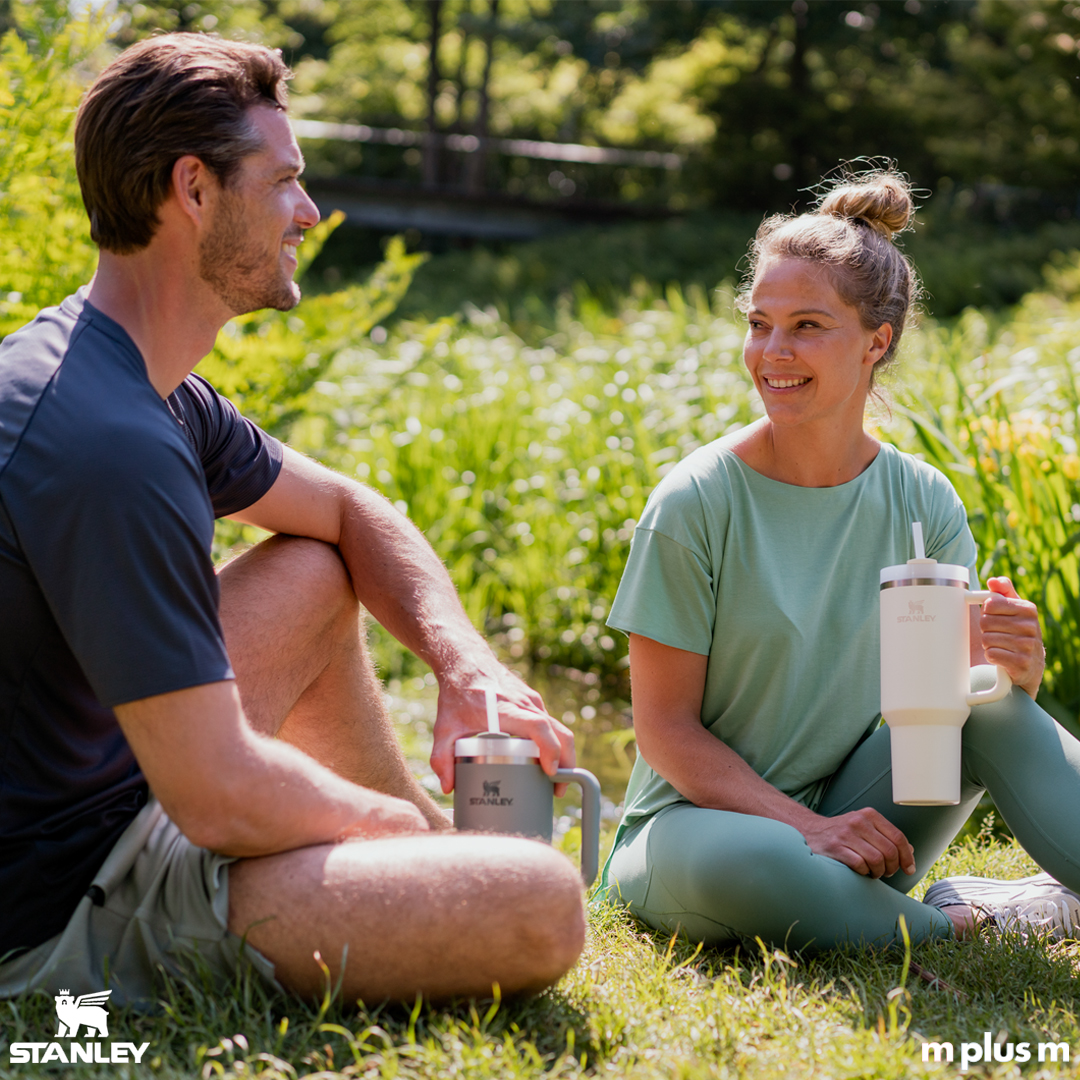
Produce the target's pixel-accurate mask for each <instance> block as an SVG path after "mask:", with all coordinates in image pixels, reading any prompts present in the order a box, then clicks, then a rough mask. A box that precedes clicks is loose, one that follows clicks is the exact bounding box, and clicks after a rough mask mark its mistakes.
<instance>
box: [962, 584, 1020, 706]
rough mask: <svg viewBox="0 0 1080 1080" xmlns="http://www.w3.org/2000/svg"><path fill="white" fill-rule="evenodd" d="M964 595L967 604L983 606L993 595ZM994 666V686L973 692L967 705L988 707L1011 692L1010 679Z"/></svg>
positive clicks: (978, 592)
mask: <svg viewBox="0 0 1080 1080" xmlns="http://www.w3.org/2000/svg"><path fill="white" fill-rule="evenodd" d="M965 595H966V596H967V602H968V603H969V604H983V603H985V602H986V601H987V600H989V599H990V597H991V596H993V595H994V594H993V593H992V592H990V590H989V589H978V590H972V589H968V590H967V591H966V594H965ZM995 666H996V667H997V679H996V680H995V682H994V685H993V686H992V687H990V689H989V690H973V691H972V692H971V693H970V694H968V696H967V699H966V700H967V703H968V704H969V705H989V704H990V703H991V702H992V701H1000V700H1001V699H1002V698H1003V697H1005V695H1006V694H1008V693H1009V691H1010V690H1012V679H1010V678H1009V673H1008V672H1007V671H1006V670H1005V669H1004V668H1003V667H1002V666H1001V665H1000V664H997V665H995Z"/></svg>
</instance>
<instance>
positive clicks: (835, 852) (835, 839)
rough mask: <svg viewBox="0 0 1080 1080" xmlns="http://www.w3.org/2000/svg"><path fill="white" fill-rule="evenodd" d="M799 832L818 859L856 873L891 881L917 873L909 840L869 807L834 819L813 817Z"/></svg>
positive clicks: (801, 822)
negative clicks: (901, 874)
mask: <svg viewBox="0 0 1080 1080" xmlns="http://www.w3.org/2000/svg"><path fill="white" fill-rule="evenodd" d="M796 828H798V830H799V831H800V832H801V833H802V834H803V836H804V837H805V838H806V842H807V844H808V845H809V847H810V850H811V851H812V852H813V853H814V854H815V855H828V856H829V858H830V859H835V860H836V861H837V862H842V863H843V864H844V865H845V866H850V867H851V869H852V870H854V871H856V873H859V874H865V875H866V876H867V877H872V878H880V877H891V876H892V875H893V874H895V873H896V871H897V870H903V871H904V873H905V874H914V873H915V852H914V850H913V849H912V847H911V845H910V844H909V843H908V840H907V837H906V836H905V835H904V834H903V833H902V832H901V831H900V830H899V829H898V828H897V827H896V826H895V825H893V824H892V823H891V822H890V821H888V820H887V819H886V818H884V817H882V815H881V814H879V813H878V812H877V811H876V810H871V809H870V808H869V807H864V808H863V809H861V810H852V811H851V813H849V814H840V815H838V816H837V817H832V818H828V817H822V816H821V815H820V814H813V815H812V817H811V819H808V820H807V821H800V822H799V823H798V824H797V825H796Z"/></svg>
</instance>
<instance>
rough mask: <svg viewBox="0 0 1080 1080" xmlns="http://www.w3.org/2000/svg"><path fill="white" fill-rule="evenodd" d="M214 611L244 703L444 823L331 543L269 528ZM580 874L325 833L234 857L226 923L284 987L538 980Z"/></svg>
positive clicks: (492, 847) (276, 727) (457, 848)
mask: <svg viewBox="0 0 1080 1080" xmlns="http://www.w3.org/2000/svg"><path fill="white" fill-rule="evenodd" d="M221 617H222V624H223V627H224V630H225V638H226V643H227V645H228V648H229V655H230V658H231V659H232V663H233V667H234V669H235V671H236V675H237V685H238V688H239V691H240V696H241V700H242V702H243V705H244V711H245V714H246V715H247V717H248V719H249V721H250V722H251V723H252V725H253V726H254V727H255V728H256V729H257V730H259V731H262V732H263V733H265V734H274V735H278V736H279V737H281V738H283V739H287V740H288V741H289V742H291V743H293V744H294V745H295V746H297V747H298V748H299V749H301V750H303V751H305V752H306V753H308V754H310V755H311V756H312V757H314V758H316V759H317V760H319V761H321V762H322V763H323V764H325V765H328V766H329V767H330V768H332V769H334V770H335V771H336V772H338V773H339V774H340V775H342V776H344V777H346V778H347V779H349V780H352V781H354V782H355V783H359V784H362V785H364V786H366V787H371V788H375V789H377V790H379V791H383V792H386V793H387V794H390V795H397V796H399V797H402V798H406V799H409V800H410V801H412V802H413V803H414V804H415V805H417V806H418V807H420V809H421V811H423V813H424V814H425V817H427V818H428V820H429V821H432V822H433V823H434V824H435V825H436V827H442V828H445V827H446V826H447V825H448V822H447V820H446V818H445V816H444V815H443V814H442V812H441V811H440V810H439V809H438V807H437V806H436V805H435V803H434V802H433V801H432V800H431V798H430V797H429V796H428V795H427V793H426V792H425V791H424V790H423V788H422V787H421V786H420V785H419V784H418V783H417V782H416V780H415V779H414V778H413V777H412V776H411V774H410V773H409V770H408V767H407V765H406V762H405V760H404V757H403V755H402V753H401V749H400V746H399V745H398V741H397V738H396V735H395V733H394V730H393V725H392V724H391V722H390V720H389V718H388V717H387V715H386V712H385V709H384V708H383V704H382V690H381V687H380V685H379V683H378V680H377V678H376V677H375V673H374V670H373V668H372V665H371V661H370V658H369V656H368V654H367V650H366V647H365V642H364V636H363V633H362V624H361V621H360V611H359V605H358V604H357V601H356V598H355V596H354V594H353V591H352V586H351V584H350V582H349V579H348V576H347V574H346V572H345V568H344V565H343V564H342V562H341V560H340V558H339V557H338V555H337V552H336V551H335V550H334V549H333V548H332V547H329V546H328V545H326V544H322V543H319V542H318V541H313V540H303V539H297V538H295V537H274V538H272V539H271V540H268V541H266V542H264V543H263V544H260V545H258V546H257V547H255V548H252V549H251V550H250V551H248V552H246V553H245V554H244V555H242V556H240V557H239V558H237V559H235V560H233V561H232V562H231V563H229V565H228V566H226V567H225V568H224V570H223V571H222V573H221ZM584 927H585V916H584V909H583V904H582V888H581V880H580V878H579V876H578V874H577V871H576V870H575V869H574V867H573V866H572V865H571V863H570V862H569V861H568V860H567V859H565V858H564V857H563V856H562V855H560V854H558V853H557V852H555V851H553V850H552V849H551V848H550V847H548V846H547V845H544V844H540V843H537V842H535V841H530V840H520V839H513V838H509V837H479V836H440V837H432V836H402V837H399V838H392V839H383V840H369V841H350V842H347V843H343V844H337V845H319V846H316V847H310V848H302V849H299V850H296V851H289V852H284V853H282V854H280V855H273V856H268V857H265V858H258V859H243V860H240V861H239V862H236V863H234V864H232V865H231V866H230V867H229V929H230V930H232V931H233V932H234V933H236V934H239V935H243V934H247V937H248V940H249V941H250V942H251V944H252V945H253V946H255V947H256V948H257V949H259V951H260V952H262V953H263V954H264V955H265V956H266V957H267V958H268V959H269V960H270V961H271V962H272V963H273V964H274V967H275V972H276V974H277V977H278V979H279V980H280V981H281V983H282V984H283V985H285V986H286V987H288V988H289V989H291V990H293V991H295V992H297V993H300V994H303V995H305V996H312V995H318V994H321V993H322V992H323V990H324V986H325V982H324V975H323V972H322V969H321V968H320V967H319V964H318V963H317V961H316V960H315V958H314V953H315V952H316V951H318V952H319V953H320V954H321V955H322V958H323V960H324V961H325V963H326V964H328V965H329V967H330V971H331V976H332V978H333V980H334V981H335V983H336V981H337V979H338V978H339V976H340V975H341V958H342V951H343V949H344V948H345V946H348V960H347V963H346V968H345V972H344V977H343V982H342V992H343V994H344V995H345V999H346V1000H347V1001H355V1000H357V999H358V998H359V999H363V1000H365V1001H367V1002H372V1003H373V1002H377V1001H382V1000H384V999H386V998H391V999H412V998H413V997H415V995H416V994H417V993H418V992H419V993H422V994H424V995H425V996H426V997H434V998H447V997H453V996H469V995H487V994H490V993H491V988H492V984H493V983H498V984H499V986H500V989H501V991H502V992H503V993H507V994H509V993H518V992H527V991H534V990H539V989H542V988H543V987H544V986H547V985H550V984H551V983H552V982H554V981H555V980H556V979H558V978H559V977H560V976H561V975H562V974H563V973H564V972H565V971H567V970H568V969H569V968H570V967H571V965H572V964H573V963H574V961H575V960H576V959H577V957H578V954H579V953H580V951H581V947H582V942H583V939H584Z"/></svg>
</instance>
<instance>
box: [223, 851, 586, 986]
mask: <svg viewBox="0 0 1080 1080" xmlns="http://www.w3.org/2000/svg"><path fill="white" fill-rule="evenodd" d="M260 920H266V921H260ZM249 928H250V929H249ZM229 929H230V930H232V931H233V932H234V933H236V934H243V933H244V932H245V931H247V932H248V940H249V941H250V942H251V944H252V945H254V946H255V947H256V948H257V949H259V951H260V952H262V953H263V954H264V955H265V956H266V957H267V958H268V959H269V960H271V961H272V962H273V963H274V966H275V972H276V974H277V977H278V979H279V980H280V981H281V983H282V984H283V985H285V986H286V987H288V988H289V989H290V990H293V991H294V992H296V993H298V994H301V995H303V996H305V997H312V996H316V997H317V996H318V995H320V994H321V993H322V992H323V991H324V989H325V986H326V981H325V976H324V974H323V972H322V970H321V969H320V967H319V965H318V962H317V961H316V960H315V958H314V955H313V954H314V952H315V951H316V950H318V951H319V953H320V954H321V956H322V958H323V960H324V962H325V963H326V964H327V965H328V966H329V968H330V975H331V978H332V979H333V980H334V982H335V983H336V981H337V980H338V978H339V977H341V978H342V994H343V998H344V1000H345V1001H346V1002H350V1003H351V1002H355V1001H357V1000H358V999H359V1000H362V1001H364V1002H365V1003H367V1004H375V1003H377V1002H380V1001H383V1000H385V999H391V1000H405V1001H411V1000H412V999H414V998H415V996H416V994H417V993H420V994H423V995H424V997H426V998H429V999H432V998H433V999H446V998H450V997H469V996H488V995H490V994H491V992H492V985H493V984H495V983H497V984H498V985H499V988H500V990H501V992H502V993H503V994H514V993H528V992H535V991H538V990H541V989H543V988H544V987H545V986H548V985H550V984H552V983H554V982H555V981H556V980H557V979H558V978H559V977H560V976H561V975H563V974H564V973H565V972H566V971H567V970H569V968H570V967H571V966H572V965H573V964H574V961H575V960H576V959H577V957H578V955H579V953H580V952H581V948H582V944H583V941H584V934H585V915H584V910H583V904H582V887H581V879H580V877H579V876H578V873H577V871H576V870H575V869H574V867H573V866H572V864H571V863H570V862H569V861H568V860H567V859H566V858H564V857H563V856H562V855H560V854H559V853H558V852H556V851H553V850H552V849H551V848H550V847H548V846H547V845H546V844H541V843H539V842H537V841H533V840H523V839H517V838H513V837H496V836H469V835H461V836H438V837H435V836H403V837H400V838H391V839H384V840H368V841H359V842H348V843H343V844H337V845H323V846H319V847H311V848H304V849H301V850H299V851H291V852H286V853H284V854H282V855H274V856H270V857H267V858H261V859H245V860H242V861H241V862H238V863H235V864H233V865H232V866H231V867H230V868H229ZM345 946H348V954H347V960H346V964H345V971H344V976H343V977H342V971H341V961H342V954H343V949H344V948H345Z"/></svg>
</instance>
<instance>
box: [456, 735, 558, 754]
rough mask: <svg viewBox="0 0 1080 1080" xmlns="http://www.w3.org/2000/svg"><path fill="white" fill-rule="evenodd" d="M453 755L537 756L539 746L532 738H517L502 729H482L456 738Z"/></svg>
mask: <svg viewBox="0 0 1080 1080" xmlns="http://www.w3.org/2000/svg"><path fill="white" fill-rule="evenodd" d="M454 757H459V758H463V757H467V758H475V757H518V758H520V757H525V758H539V757H540V747H538V746H537V745H536V743H534V742H533V741H532V739H519V738H516V737H515V736H513V735H507V734H506V732H504V731H498V732H496V731H482V732H480V734H478V735H470V736H467V737H466V738H464V739H458V740H457V742H455V743H454Z"/></svg>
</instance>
